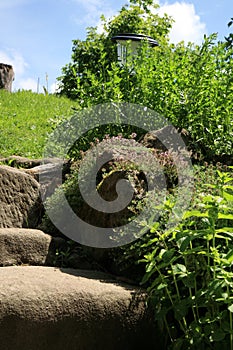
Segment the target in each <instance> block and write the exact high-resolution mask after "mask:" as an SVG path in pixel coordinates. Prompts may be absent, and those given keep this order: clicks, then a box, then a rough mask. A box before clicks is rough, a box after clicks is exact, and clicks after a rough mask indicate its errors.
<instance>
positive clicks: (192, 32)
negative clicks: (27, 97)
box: [0, 0, 233, 92]
mask: <svg viewBox="0 0 233 350" xmlns="http://www.w3.org/2000/svg"><path fill="white" fill-rule="evenodd" d="M125 3H127V0H118V1H116V0H108V1H107V0H0V23H1V35H0V62H3V63H9V64H13V66H14V70H15V81H14V83H13V90H14V91H16V90H18V89H31V90H33V91H37V87H38V80H39V89H40V91H42V87H43V85H44V86H46V87H47V84H48V87H49V92H53V91H54V89H55V87H56V78H57V77H58V76H60V75H61V68H62V67H63V66H64V65H65V64H67V63H69V62H70V60H71V49H72V40H74V39H81V40H82V39H85V36H86V28H87V27H88V26H96V25H99V23H100V21H99V18H100V15H101V14H104V15H105V16H106V17H110V16H113V15H115V14H117V12H118V11H119V10H120V9H121V7H122V5H124V4H125ZM155 3H159V4H160V10H159V11H160V13H161V14H163V13H164V12H166V13H168V14H169V15H171V16H173V17H174V19H175V21H176V22H175V24H174V26H173V29H172V31H171V41H173V42H178V41H181V40H185V41H186V42H187V41H193V42H196V43H200V42H201V41H202V39H203V35H204V34H207V35H209V34H211V33H213V32H218V34H219V38H220V39H223V38H224V36H226V35H228V33H229V29H228V28H227V23H228V22H229V21H230V18H231V17H233V1H232V0H181V1H179V0H176V1H173V0H167V1H165V0H160V1H156V0H155ZM46 76H47V79H46Z"/></svg>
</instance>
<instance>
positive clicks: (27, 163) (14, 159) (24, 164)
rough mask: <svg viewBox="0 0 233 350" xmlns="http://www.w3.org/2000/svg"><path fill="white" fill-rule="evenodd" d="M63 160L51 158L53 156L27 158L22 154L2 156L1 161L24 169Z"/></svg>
mask: <svg viewBox="0 0 233 350" xmlns="http://www.w3.org/2000/svg"><path fill="white" fill-rule="evenodd" d="M59 161H60V162H61V160H60V159H55V158H54V159H53V158H52V159H51V158H45V159H40V158H39V159H30V158H25V157H21V156H16V155H13V156H10V157H6V158H0V162H1V163H4V164H6V165H9V166H11V167H16V168H24V169H31V168H34V167H37V166H39V165H41V164H48V163H57V162H59Z"/></svg>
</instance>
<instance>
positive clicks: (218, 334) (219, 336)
mask: <svg viewBox="0 0 233 350" xmlns="http://www.w3.org/2000/svg"><path fill="white" fill-rule="evenodd" d="M225 336H226V333H225V332H224V331H222V330H221V329H216V330H215V331H214V332H213V334H212V336H211V338H212V340H213V341H222V340H223V339H224V338H225Z"/></svg>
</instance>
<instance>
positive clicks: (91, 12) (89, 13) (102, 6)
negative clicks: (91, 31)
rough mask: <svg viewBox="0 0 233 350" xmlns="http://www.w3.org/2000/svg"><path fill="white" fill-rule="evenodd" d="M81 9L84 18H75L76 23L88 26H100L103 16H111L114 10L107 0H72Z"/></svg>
mask: <svg viewBox="0 0 233 350" xmlns="http://www.w3.org/2000/svg"><path fill="white" fill-rule="evenodd" d="M71 1H72V2H75V3H76V4H77V5H78V6H79V7H80V8H81V10H80V12H79V13H82V16H81V17H80V16H73V19H74V20H75V22H76V23H78V24H82V25H87V26H98V25H99V22H100V16H101V15H102V14H105V15H107V16H108V15H110V14H112V12H113V10H112V9H111V6H110V4H108V2H107V1H106V0H71Z"/></svg>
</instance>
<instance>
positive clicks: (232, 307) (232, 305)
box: [228, 304, 233, 312]
mask: <svg viewBox="0 0 233 350" xmlns="http://www.w3.org/2000/svg"><path fill="white" fill-rule="evenodd" d="M228 310H229V311H230V312H233V304H231V305H230V306H228Z"/></svg>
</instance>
